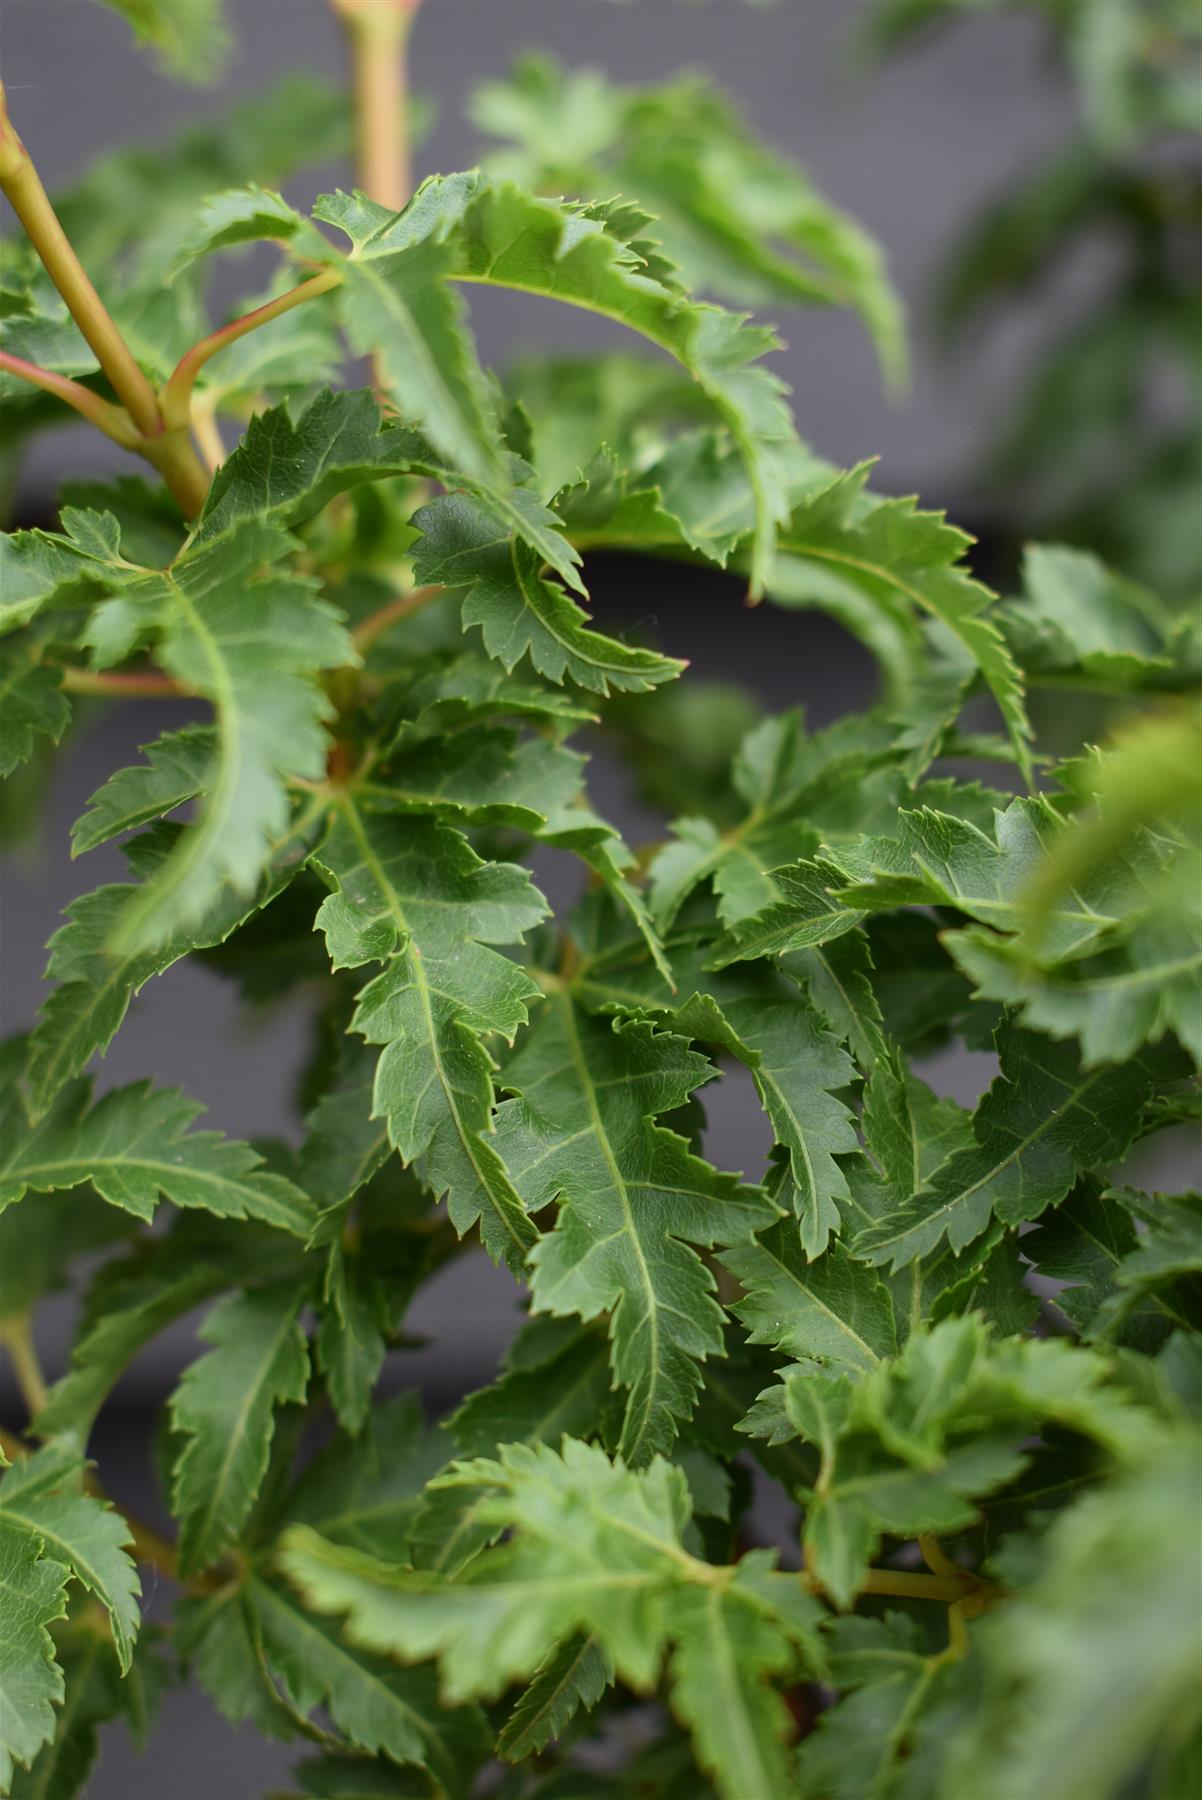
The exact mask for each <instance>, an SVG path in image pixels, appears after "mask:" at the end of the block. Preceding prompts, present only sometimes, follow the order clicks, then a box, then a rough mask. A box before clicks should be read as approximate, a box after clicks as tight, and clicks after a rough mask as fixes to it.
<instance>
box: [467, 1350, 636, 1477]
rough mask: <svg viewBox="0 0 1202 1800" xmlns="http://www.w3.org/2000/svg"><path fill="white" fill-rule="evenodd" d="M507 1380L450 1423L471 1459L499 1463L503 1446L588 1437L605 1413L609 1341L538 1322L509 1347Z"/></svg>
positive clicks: (481, 1393)
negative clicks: (495, 1459)
mask: <svg viewBox="0 0 1202 1800" xmlns="http://www.w3.org/2000/svg"><path fill="white" fill-rule="evenodd" d="M506 1362H507V1365H508V1366H507V1367H506V1369H505V1372H504V1373H503V1374H502V1375H500V1376H499V1377H498V1379H497V1380H496V1381H494V1382H493V1383H492V1385H491V1386H490V1387H485V1388H478V1389H477V1390H476V1392H475V1393H473V1394H469V1395H468V1396H467V1398H466V1400H464V1401H463V1402H462V1403H461V1405H460V1406H459V1407H458V1408H457V1409H456V1410H455V1412H454V1413H453V1414H452V1415H451V1418H450V1420H449V1421H448V1426H449V1429H450V1431H451V1433H452V1435H453V1437H454V1439H455V1442H456V1444H457V1445H458V1447H459V1449H460V1450H461V1451H462V1452H463V1454H464V1455H465V1456H493V1455H495V1454H496V1453H497V1451H498V1449H499V1448H500V1446H501V1445H502V1444H516V1443H546V1444H552V1445H554V1444H557V1443H558V1442H559V1439H560V1438H561V1437H562V1436H563V1435H564V1433H565V1432H566V1433H567V1435H568V1436H569V1437H579V1438H584V1437H587V1436H588V1435H589V1434H590V1433H591V1432H592V1430H593V1429H594V1427H595V1425H596V1422H597V1420H598V1419H599V1418H600V1417H601V1415H602V1413H603V1412H604V1411H605V1410H606V1409H607V1406H608V1403H609V1399H610V1391H611V1389H610V1380H609V1368H608V1357H607V1355H606V1348H605V1340H604V1338H603V1337H602V1336H601V1335H600V1334H599V1333H597V1332H591V1331H581V1330H580V1329H579V1328H578V1327H574V1326H572V1325H569V1324H565V1323H562V1322H560V1321H558V1320H553V1319H547V1318H537V1317H536V1318H535V1319H533V1320H532V1321H531V1323H530V1324H529V1325H527V1326H526V1327H525V1328H524V1329H523V1331H521V1332H520V1333H519V1334H518V1336H517V1337H516V1338H515V1339H514V1342H513V1344H512V1345H511V1346H510V1350H509V1354H508V1357H507V1358H506Z"/></svg>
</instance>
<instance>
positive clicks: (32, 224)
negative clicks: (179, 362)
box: [0, 88, 209, 518]
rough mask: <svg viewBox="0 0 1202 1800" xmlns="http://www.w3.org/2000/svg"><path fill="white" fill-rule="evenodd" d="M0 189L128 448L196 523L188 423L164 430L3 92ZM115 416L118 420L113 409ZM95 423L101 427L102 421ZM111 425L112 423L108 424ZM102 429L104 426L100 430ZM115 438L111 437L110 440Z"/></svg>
mask: <svg viewBox="0 0 1202 1800" xmlns="http://www.w3.org/2000/svg"><path fill="white" fill-rule="evenodd" d="M0 188H2V189H3V191H4V193H5V194H7V196H8V199H9V201H10V202H11V205H12V208H13V211H14V212H15V213H16V215H17V217H18V219H19V220H20V221H21V224H22V225H23V227H24V229H25V233H26V236H27V237H28V238H29V241H30V243H31V244H32V245H33V247H34V249H35V250H36V252H37V254H38V256H39V257H40V259H41V262H42V265H43V267H44V268H45V270H46V273H47V274H48V275H49V277H50V279H51V281H53V283H54V285H55V287H56V288H57V289H58V291H59V293H60V294H61V295H62V298H63V300H64V302H65V304H66V307H67V310H68V312H69V313H70V314H71V317H72V318H73V319H74V320H75V323H76V324H77V325H78V327H79V329H80V331H81V332H82V334H83V336H84V339H85V340H86V342H87V344H88V345H89V347H90V348H91V350H92V353H93V355H94V356H95V358H96V360H97V362H98V363H99V364H100V367H101V368H102V369H103V371H104V373H105V375H106V376H107V377H108V380H109V381H110V383H111V384H112V388H113V391H114V393H115V394H116V396H117V398H118V400H120V401H121V403H122V405H123V406H124V408H125V411H126V413H127V414H128V415H129V418H130V420H131V421H132V423H133V426H134V428H135V430H136V431H137V433H138V434H139V440H138V442H137V443H130V444H127V446H126V447H127V448H128V449H131V450H137V452H138V453H139V455H141V456H144V457H145V458H146V460H147V462H149V463H150V464H151V465H152V466H153V467H154V468H156V469H157V470H158V471H159V474H160V475H161V476H162V477H163V479H164V481H165V482H166V483H167V486H168V487H169V488H170V489H171V492H172V494H173V495H174V496H175V498H176V500H177V501H178V502H179V504H180V506H181V508H182V509H183V511H184V513H185V515H186V516H187V517H188V518H194V517H195V515H196V514H197V513H198V512H199V511H200V509H201V507H202V506H203V504H204V498H205V495H206V494H207V493H208V490H209V477H208V473H207V471H206V470H205V467H204V464H203V463H202V462H201V461H200V458H199V457H198V456H197V454H196V452H195V450H193V448H192V445H191V442H190V441H189V437H188V426H187V420H186V419H185V420H183V421H180V422H177V423H176V424H175V425H172V426H169V428H168V429H164V420H163V416H162V414H161V413H160V411H159V401H158V395H157V394H156V393H155V391H154V388H153V387H152V386H151V383H150V381H149V379H148V378H147V376H146V375H144V374H143V372H142V370H141V369H140V368H139V366H138V364H137V361H136V360H135V358H134V355H133V352H132V351H131V350H130V348H129V345H128V344H127V343H126V342H125V339H124V338H123V337H122V335H121V333H120V331H119V330H118V329H117V326H116V325H115V323H114V322H113V319H112V317H111V316H110V314H109V312H108V309H107V307H106V306H105V304H104V302H103V301H102V300H101V298H100V295H99V294H98V293H97V292H96V289H95V288H94V287H93V286H92V283H91V281H90V280H89V278H88V275H87V272H86V270H85V269H84V266H83V264H82V263H81V262H80V260H79V258H78V256H77V255H76V254H75V251H74V249H73V248H72V245H71V242H70V239H69V238H68V237H67V234H66V232H65V231H64V230H63V228H62V225H61V224H60V223H59V218H58V214H57V213H56V212H55V210H54V208H53V206H52V205H51V204H50V197H49V195H48V194H47V192H46V189H45V188H44V187H43V185H42V181H41V178H40V176H39V175H38V172H37V170H36V169H35V168H34V165H33V161H32V159H31V157H30V155H29V152H28V151H27V150H26V148H25V145H24V144H23V143H22V142H21V139H20V137H19V136H18V135H17V133H16V131H15V130H14V129H13V126H12V122H11V120H10V119H9V116H8V110H7V106H6V104H5V100H4V92H3V89H2V88H0ZM63 397H64V398H65V397H66V396H63ZM81 410H82V409H81ZM113 410H114V413H115V412H116V409H115V408H114V409H113ZM96 422H97V423H100V421H99V419H98V420H97V421H96ZM114 422H115V420H114V419H113V418H112V417H110V418H109V424H110V425H111V424H112V423H114ZM102 429H107V427H106V426H103V425H102ZM113 435H114V434H113V432H112V431H111V430H110V431H109V436H113ZM120 441H121V440H120V439H118V442H120Z"/></svg>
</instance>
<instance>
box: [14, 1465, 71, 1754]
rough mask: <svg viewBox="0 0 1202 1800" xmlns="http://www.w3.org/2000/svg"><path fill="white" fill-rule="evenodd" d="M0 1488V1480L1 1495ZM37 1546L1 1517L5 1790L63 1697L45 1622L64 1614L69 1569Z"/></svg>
mask: <svg viewBox="0 0 1202 1800" xmlns="http://www.w3.org/2000/svg"><path fill="white" fill-rule="evenodd" d="M5 1479H6V1480H7V1476H6V1477H5ZM3 1492H4V1488H3V1485H2V1484H0V1497H2V1496H3ZM42 1551H43V1542H42V1540H41V1539H39V1538H37V1537H34V1536H31V1534H30V1533H29V1532H28V1531H27V1530H25V1529H24V1527H23V1526H21V1525H11V1526H10V1525H9V1524H8V1523H7V1522H6V1521H4V1520H3V1519H2V1518H0V1580H3V1583H4V1591H5V1594H6V1595H7V1596H8V1598H7V1600H6V1602H5V1606H4V1614H3V1624H0V1787H3V1788H4V1789H5V1790H7V1789H8V1787H9V1786H10V1784H11V1782H12V1780H13V1775H14V1764H18V1763H19V1764H23V1765H24V1766H26V1767H28V1766H29V1764H30V1763H32V1761H33V1759H34V1757H35V1756H36V1755H37V1754H38V1751H39V1750H40V1749H41V1747H42V1745H43V1744H46V1743H48V1742H49V1741H50V1739H51V1738H52V1737H53V1736H54V1729H55V1716H54V1709H55V1707H56V1706H58V1705H60V1704H61V1702H62V1699H63V1692H64V1687H63V1673H62V1670H61V1668H60V1667H59V1665H58V1663H57V1662H56V1661H55V1655H54V1640H53V1638H52V1637H51V1635H50V1633H49V1631H48V1630H47V1626H49V1625H52V1624H53V1623H54V1622H55V1620H57V1619H64V1618H66V1616H67V1582H68V1580H69V1579H70V1574H71V1571H70V1569H69V1568H68V1567H67V1566H66V1564H64V1563H61V1562H55V1561H53V1560H52V1559H51V1558H49V1557H47V1556H44V1555H43V1553H42Z"/></svg>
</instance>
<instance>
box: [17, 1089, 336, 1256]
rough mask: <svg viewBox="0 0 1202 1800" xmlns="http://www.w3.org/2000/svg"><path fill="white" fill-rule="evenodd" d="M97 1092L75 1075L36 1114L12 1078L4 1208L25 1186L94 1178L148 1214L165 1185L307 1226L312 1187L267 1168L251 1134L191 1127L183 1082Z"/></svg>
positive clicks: (221, 1207) (269, 1219)
mask: <svg viewBox="0 0 1202 1800" xmlns="http://www.w3.org/2000/svg"><path fill="white" fill-rule="evenodd" d="M91 1098H92V1084H91V1082H90V1081H88V1080H87V1079H82V1080H76V1081H72V1082H70V1083H68V1084H67V1085H66V1086H65V1087H64V1088H63V1089H62V1090H61V1092H60V1093H59V1095H58V1098H57V1099H56V1100H55V1102H54V1104H53V1105H52V1106H51V1108H50V1110H49V1111H48V1112H47V1113H45V1115H44V1116H43V1117H42V1118H41V1119H40V1120H39V1121H38V1122H37V1124H32V1123H31V1122H30V1121H29V1119H28V1118H27V1117H26V1115H25V1112H24V1107H23V1103H22V1100H21V1096H20V1092H19V1090H18V1089H17V1087H16V1085H15V1083H10V1086H9V1104H8V1109H7V1116H6V1129H5V1132H4V1153H3V1157H2V1158H0V1208H3V1207H6V1206H12V1205H13V1204H15V1202H17V1201H18V1200H20V1199H21V1198H22V1196H23V1195H24V1194H26V1193H29V1192H33V1193H54V1192H56V1191H59V1190H61V1189H65V1188H76V1187H80V1186H82V1185H83V1183H84V1182H90V1183H91V1185H92V1186H93V1187H94V1188H95V1190H96V1192H97V1193H98V1194H99V1195H100V1196H101V1198H102V1199H105V1200H108V1201H109V1202H110V1203H111V1204H112V1205H113V1206H120V1207H123V1208H124V1209H125V1211H127V1212H131V1213H133V1214H135V1216H136V1217H138V1218H139V1219H144V1220H147V1221H149V1220H150V1219H152V1218H153V1217H154V1211H155V1207H156V1205H157V1203H158V1199H159V1196H160V1195H162V1196H163V1197H164V1198H165V1199H167V1200H170V1201H171V1203H172V1205H174V1206H184V1207H200V1208H202V1209H203V1210H205V1211H206V1212H212V1213H216V1214H217V1215H218V1216H219V1217H223V1218H239V1219H248V1218H249V1219H261V1220H262V1221H263V1222H264V1223H265V1224H268V1225H274V1226H277V1227H278V1228H279V1229H280V1230H283V1231H289V1232H292V1233H295V1234H296V1235H298V1236H301V1237H303V1236H305V1235H306V1234H307V1232H308V1230H309V1227H310V1225H311V1223H312V1221H313V1217H314V1213H313V1207H312V1203H311V1202H310V1200H309V1199H308V1197H307V1196H306V1195H305V1194H302V1193H301V1191H300V1189H299V1188H297V1187H296V1186H294V1184H293V1183H292V1182H291V1181H288V1180H286V1179H285V1177H284V1176H282V1175H275V1174H271V1173H268V1172H267V1171H265V1170H263V1169H262V1168H261V1167H260V1164H261V1161H262V1159H261V1157H259V1156H258V1155H257V1154H256V1152H255V1151H253V1150H252V1149H251V1147H250V1145H249V1144H240V1143H238V1142H237V1141H236V1140H233V1139H229V1138H224V1137H222V1135H221V1133H220V1132H217V1131H191V1130H189V1127H190V1126H191V1124H192V1121H193V1120H194V1119H195V1118H196V1116H197V1114H198V1113H200V1112H202V1111H203V1108H202V1107H201V1106H200V1105H199V1104H198V1103H197V1102H196V1101H195V1100H189V1099H188V1098H187V1096H186V1095H185V1094H182V1093H181V1092H180V1091H179V1089H178V1088H155V1087H154V1086H153V1085H152V1083H150V1082H149V1081H137V1082H132V1083H131V1084H130V1085H129V1086H128V1087H123V1088H113V1089H111V1090H110V1091H109V1092H108V1093H107V1094H105V1095H103V1096H102V1098H101V1099H99V1100H98V1101H96V1102H95V1104H92V1103H91Z"/></svg>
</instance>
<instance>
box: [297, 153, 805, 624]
mask: <svg viewBox="0 0 1202 1800" xmlns="http://www.w3.org/2000/svg"><path fill="white" fill-rule="evenodd" d="M315 217H317V218H319V219H322V220H324V221H325V222H326V223H327V224H332V225H336V226H338V228H339V229H340V230H342V231H344V232H346V234H347V236H348V237H350V238H351V240H352V244H353V250H352V255H351V261H350V265H349V280H350V286H351V296H352V297H351V299H350V302H349V304H350V305H351V307H352V308H353V309H354V310H352V311H351V313H350V315H349V317H350V321H351V332H352V342H357V343H358V344H359V345H360V346H361V348H363V349H367V348H379V347H380V346H384V349H383V354H384V356H385V359H386V361H385V368H386V372H387V374H388V376H389V379H390V381H391V384H392V386H393V389H394V392H395V394H396V397H397V400H398V404H399V405H400V407H401V410H402V412H403V413H407V414H408V415H409V416H410V417H413V418H415V419H417V420H418V421H419V422H420V423H421V425H422V427H423V429H424V430H426V431H427V432H428V434H429V435H430V436H431V437H432V438H433V439H434V441H435V442H436V443H437V444H438V445H439V447H440V448H443V449H445V451H446V453H447V454H448V455H449V456H451V457H452V458H454V459H455V460H456V461H457V463H458V465H459V466H460V467H462V468H463V469H464V470H465V471H466V472H467V473H468V474H469V475H472V476H477V477H478V476H479V475H480V474H481V472H482V470H483V472H484V473H485V474H487V473H488V467H487V465H488V463H489V462H490V461H492V460H493V458H492V457H489V456H488V455H487V452H486V446H487V442H488V433H487V429H486V426H485V422H484V419H483V416H482V411H483V409H482V404H481V401H480V395H479V384H478V382H473V381H472V380H471V379H470V378H469V376H468V375H467V369H468V366H469V365H468V357H467V354H466V350H465V341H464V338H463V334H462V329H461V326H460V322H459V318H458V315H457V314H456V313H455V311H454V310H453V303H452V302H451V301H450V299H449V298H448V297H447V291H446V282H447V281H448V280H454V281H466V282H470V283H477V282H478V283H483V284H486V285H490V286H499V287H510V288H517V289H519V290H521V291H523V292H526V293H534V294H543V295H545V296H547V297H548V298H552V299H557V300H561V301H565V302H567V303H568V304H569V305H576V306H587V308H588V309H589V310H590V311H592V312H597V313H601V314H603V315H604V316H606V317H608V318H611V319H613V320H615V321H616V322H617V323H619V324H624V325H627V326H629V327H630V328H631V329H632V330H635V331H637V332H639V333H641V334H642V335H643V336H645V337H648V338H650V339H651V341H652V342H654V343H656V344H658V345H659V347H660V348H661V349H663V350H666V351H667V352H668V354H669V355H670V356H674V357H675V358H676V359H677V360H678V361H679V362H680V363H682V364H683V366H684V367H685V368H686V369H687V370H688V372H689V373H690V374H691V375H692V377H693V379H694V380H695V381H696V382H697V383H698V385H699V387H700V388H701V389H702V391H703V392H704V393H705V394H706V395H707V396H708V397H709V399H710V401H711V403H712V404H713V406H714V407H715V409H716V410H717V412H718V414H719V416H720V417H721V418H722V420H723V422H724V423H725V424H726V426H727V428H728V429H729V431H730V433H731V436H732V439H733V440H734V442H735V444H736V446H737V448H738V452H739V455H740V457H741V459H742V461H743V464H744V467H745V469H746V473H747V479H748V482H749V484H750V487H751V491H752V494H753V499H754V513H755V521H756V523H755V531H754V543H753V549H752V555H751V567H752V583H753V587H754V588H755V589H756V590H757V591H759V590H760V589H762V586H763V583H764V581H765V579H766V577H767V573H768V568H769V564H770V560H771V556H772V551H773V544H774V538H775V532H776V528H777V526H778V525H780V524H781V523H782V522H783V520H784V518H785V515H786V512H787V493H786V487H785V481H784V477H783V473H782V464H783V460H784V459H785V458H786V457H787V454H788V452H789V450H790V449H791V447H792V445H793V444H794V442H795V439H794V437H793V432H792V428H791V424H790V421H789V417H788V413H787V410H786V409H785V407H784V405H783V402H782V399H781V388H780V383H779V381H778V380H777V379H776V378H775V377H774V376H772V375H769V374H768V373H767V372H766V371H765V370H763V369H761V368H757V367H755V366H754V364H755V363H756V361H757V359H758V358H759V357H761V356H762V355H763V354H764V353H765V352H766V351H768V350H770V349H772V348H773V347H774V344H775V339H774V338H773V336H772V334H771V333H770V332H768V331H765V330H762V329H757V328H753V327H751V326H749V325H747V324H746V323H745V322H744V321H743V320H742V319H740V318H739V317H738V316H737V315H736V314H732V313H725V312H723V311H721V310H720V309H719V308H717V307H711V306H704V305H698V304H696V303H694V302H690V301H689V300H688V299H687V298H686V297H685V295H684V294H683V293H682V292H681V290H680V288H679V287H678V286H677V285H676V283H675V281H674V280H673V279H671V277H670V276H669V274H668V270H667V265H665V264H664V262H663V260H662V259H661V258H660V257H659V255H658V253H657V251H656V250H655V248H654V247H653V246H651V245H649V244H648V243H647V242H646V241H645V240H644V239H643V237H642V235H641V234H642V232H643V230H644V228H645V226H646V224H647V223H648V220H647V219H646V216H645V215H644V214H642V213H640V212H638V211H637V210H636V209H635V208H633V207H630V206H626V205H624V204H623V203H621V202H614V203H612V204H610V205H608V206H601V205H592V206H581V205H572V204H569V203H567V202H564V201H554V200H546V199H543V198H541V197H535V196H532V195H527V194H523V193H522V192H521V191H520V190H519V189H518V188H516V187H514V186H512V185H511V184H509V183H506V182H489V181H488V180H487V179H486V178H485V177H483V176H481V175H480V174H479V173H478V172H476V173H469V174H467V175H454V176H445V177H438V178H436V179H435V180H433V181H428V182H426V183H425V184H424V185H423V187H421V188H420V189H419V190H418V193H417V194H416V195H415V196H414V199H413V200H412V201H411V202H410V205H409V206H408V208H407V209H406V210H405V212H403V213H400V214H398V215H395V216H394V215H391V214H389V213H388V212H387V211H386V210H385V209H384V208H382V207H378V206H373V205H372V203H371V202H369V201H366V200H364V199H363V198H362V197H361V196H356V198H355V199H353V200H351V199H348V198H347V196H346V195H336V196H333V197H327V198H326V199H325V200H323V201H319V203H318V206H317V208H316V209H315ZM432 352H433V354H432ZM389 358H392V360H391V361H390V360H388V359H389ZM435 360H437V365H438V380H437V382H435V381H432V380H431V379H430V375H429V371H430V369H431V365H432V363H433V362H434V361H435Z"/></svg>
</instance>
